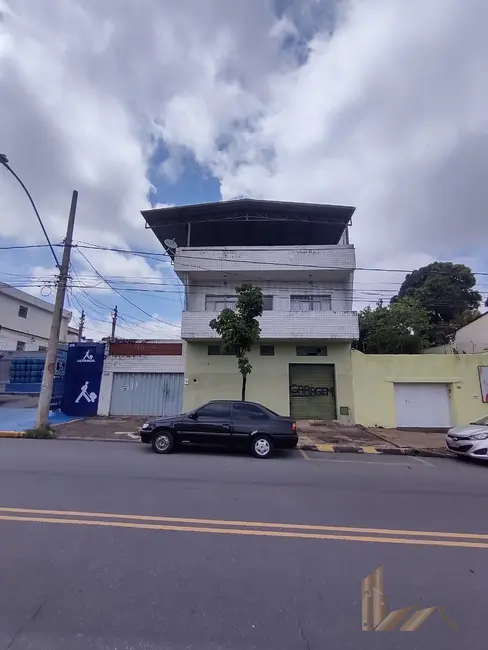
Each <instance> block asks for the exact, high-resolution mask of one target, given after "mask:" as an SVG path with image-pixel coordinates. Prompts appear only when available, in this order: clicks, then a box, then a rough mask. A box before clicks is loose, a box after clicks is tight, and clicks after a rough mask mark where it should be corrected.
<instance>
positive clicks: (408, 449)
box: [297, 421, 451, 456]
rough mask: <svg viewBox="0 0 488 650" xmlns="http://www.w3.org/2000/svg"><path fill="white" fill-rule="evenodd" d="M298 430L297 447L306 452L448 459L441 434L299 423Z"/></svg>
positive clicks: (332, 424)
mask: <svg viewBox="0 0 488 650" xmlns="http://www.w3.org/2000/svg"><path fill="white" fill-rule="evenodd" d="M297 427H298V433H299V436H300V441H299V447H300V448H301V449H304V450H308V451H324V452H348V453H351V452H352V453H365V454H404V455H409V456H414V455H416V456H451V454H450V452H449V451H448V450H447V449H446V444H445V435H444V434H443V433H431V432H425V431H399V430H398V429H365V428H364V427H361V426H343V425H340V424H336V423H333V422H332V423H331V422H328V423H324V424H312V423H311V422H308V421H300V422H297Z"/></svg>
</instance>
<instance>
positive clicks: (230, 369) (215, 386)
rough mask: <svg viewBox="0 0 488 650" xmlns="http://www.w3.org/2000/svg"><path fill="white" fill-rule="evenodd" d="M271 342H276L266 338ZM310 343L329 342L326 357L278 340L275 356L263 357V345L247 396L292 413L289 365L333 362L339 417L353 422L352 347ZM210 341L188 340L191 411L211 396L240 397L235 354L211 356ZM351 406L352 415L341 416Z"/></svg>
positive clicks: (186, 404) (186, 396) (187, 403)
mask: <svg viewBox="0 0 488 650" xmlns="http://www.w3.org/2000/svg"><path fill="white" fill-rule="evenodd" d="M266 344H267V345H270V344H272V342H271V341H266ZM306 344H307V345H317V346H323V345H324V344H325V345H327V356H326V357H297V355H296V345H297V344H296V343H283V342H280V343H274V346H275V356H274V357H262V356H260V354H259V345H257V346H255V347H254V348H253V350H251V353H250V355H249V358H250V361H251V364H252V367H253V370H252V373H251V375H250V376H249V377H248V380H247V394H246V399H248V400H250V401H253V402H260V403H261V404H264V405H265V406H268V407H269V408H270V409H273V411H276V412H277V413H281V414H282V415H289V413H290V400H289V364H290V363H332V364H334V365H335V375H336V401H337V413H338V419H339V420H341V421H342V422H345V423H349V422H352V421H354V417H353V405H354V404H353V402H354V400H353V392H352V373H351V346H350V345H349V344H348V343H343V342H329V341H307V342H306ZM207 347H208V344H207V343H187V344H186V352H185V354H186V361H185V378H186V379H187V380H188V384H187V385H186V386H185V387H184V392H183V408H184V410H185V411H188V410H190V409H192V408H196V407H197V406H200V404H204V403H205V402H207V401H209V400H211V399H240V397H241V376H240V374H239V373H238V370H237V363H236V359H235V357H232V356H208V354H207ZM341 406H347V407H348V408H349V411H350V415H349V416H340V415H339V409H340V407H341Z"/></svg>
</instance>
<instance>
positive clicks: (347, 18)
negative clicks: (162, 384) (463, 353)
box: [0, 0, 488, 338]
mask: <svg viewBox="0 0 488 650" xmlns="http://www.w3.org/2000/svg"><path fill="white" fill-rule="evenodd" d="M486 24H488V2H486V0H469V2H468V3H465V2H461V0H269V1H267V0H247V2H246V3H242V2H237V1H234V0H206V2H200V1H199V0H179V2H178V3H176V2H173V1H171V0H137V2H134V1H132V0H35V1H33V0H0V151H1V152H4V153H6V154H7V156H8V157H9V159H10V162H11V165H12V167H13V168H14V169H15V170H16V171H17V173H18V174H19V175H20V176H21V177H22V179H23V180H24V182H25V183H26V184H27V186H28V187H29V189H30V191H31V193H32V195H33V196H34V199H35V201H36V203H37V205H38V208H39V211H40V212H41V214H42V216H43V218H44V220H45V223H46V227H47V229H48V232H49V234H50V236H51V238H52V239H53V241H55V242H60V241H61V239H62V237H63V233H64V230H65V224H66V218H67V213H68V210H69V202H70V197H71V191H72V189H74V188H76V189H78V190H79V193H80V195H79V205H78V214H77V225H76V231H75V240H76V241H78V242H88V243H89V244H96V245H99V246H108V247H113V248H121V249H131V250H138V251H150V252H153V253H154V255H153V256H150V257H147V256H145V257H143V256H140V255H137V256H136V255H124V254H121V253H110V252H101V251H97V250H93V249H83V253H84V255H85V256H86V259H85V258H83V257H82V256H81V255H80V253H78V252H74V254H73V266H74V273H76V274H78V275H77V277H78V278H79V281H77V280H76V279H74V280H73V284H74V285H75V288H74V289H73V292H72V295H71V297H70V302H71V305H70V306H71V308H72V309H73V311H74V313H75V314H77V313H78V312H79V309H81V307H84V308H85V310H86V311H87V312H88V315H89V320H88V323H87V324H88V327H89V328H90V330H89V331H87V334H88V335H89V336H93V337H97V336H99V335H100V333H102V334H105V333H107V331H108V330H107V327H108V325H107V321H108V319H109V318H110V309H111V308H112V307H113V305H114V304H116V303H117V304H118V307H119V310H120V312H121V314H122V318H123V319H124V321H121V323H120V325H121V329H120V330H119V334H120V335H124V336H131V337H133V336H135V335H136V334H137V335H138V336H141V337H150V336H156V337H158V338H164V337H167V336H177V335H178V324H179V317H180V316H179V314H180V310H181V304H182V303H181V300H182V297H181V289H180V287H179V286H178V284H177V282H176V280H175V277H174V275H173V273H172V270H171V268H170V266H169V265H168V263H167V261H166V260H165V259H164V257H163V256H158V255H157V254H158V253H161V247H160V245H159V243H158V242H157V240H156V239H155V238H154V237H153V236H152V235H151V233H149V232H147V231H145V230H144V221H143V219H142V217H141V215H140V211H141V209H144V208H147V207H149V206H150V205H156V204H186V203H195V202H200V201H212V200H219V199H230V198H233V197H237V196H250V197H256V198H266V199H279V200H291V201H310V202H318V203H320V202H324V203H343V204H347V205H355V206H357V211H356V213H355V216H354V222H353V229H352V239H353V241H354V243H355V245H356V248H357V256H358V264H359V266H361V267H367V268H369V267H381V268H392V269H412V268H415V267H418V266H419V265H423V264H425V263H428V262H430V261H432V260H434V259H442V260H455V261H463V262H466V263H468V264H470V265H471V266H472V268H473V270H475V271H480V272H486V271H488V252H487V250H488V248H487V242H488V216H487V212H488V181H487V180H486V177H487V172H488V109H487V106H488V74H487V71H486V65H487V64H486V62H487V61H488V40H487V39H486V37H485V30H486ZM42 243H43V239H42V233H41V231H40V228H39V226H38V224H37V222H36V220H35V215H34V213H33V211H32V209H31V208H30V206H29V204H28V201H27V199H26V197H25V195H23V193H22V190H21V188H20V187H19V186H18V185H17V184H16V182H15V180H14V179H13V178H12V177H11V176H10V175H9V174H8V172H7V171H6V170H3V169H2V170H1V171H0V246H5V247H8V246H15V245H26V244H42ZM87 260H88V261H89V262H91V264H92V265H93V266H94V267H95V268H96V269H97V271H98V272H99V273H100V274H102V275H103V276H105V277H107V276H108V277H109V279H110V281H111V284H113V286H116V287H118V289H119V291H120V293H121V294H122V296H125V298H126V299H128V300H130V301H131V303H133V304H130V303H129V302H127V300H126V299H124V298H123V297H122V296H121V295H119V294H115V293H114V292H112V291H110V290H109V289H108V288H107V286H106V285H104V283H103V282H101V280H100V277H98V276H97V275H96V274H95V272H94V271H93V269H92V267H91V266H90V264H89V262H88V261H87ZM53 274H54V268H53V263H52V258H51V257H50V256H49V251H47V250H45V249H36V248H33V249H24V250H0V280H3V281H6V282H10V283H11V284H16V285H17V286H25V287H26V288H27V289H29V290H36V289H32V288H31V285H33V284H37V283H38V282H39V281H41V280H49V279H50V278H52V276H53ZM74 277H76V276H74ZM478 278H479V285H480V290H481V291H482V293H483V294H484V295H486V294H488V277H483V276H481V275H480V276H478ZM401 279H402V275H401V274H400V275H399V274H385V273H378V272H363V273H359V274H358V276H357V294H356V303H355V308H356V309H361V308H362V307H363V306H364V305H365V304H366V302H367V301H369V300H370V299H371V298H370V296H371V295H372V293H371V292H374V291H376V290H377V291H378V292H379V294H378V295H381V292H382V291H385V290H386V289H390V290H391V289H395V288H396V285H395V283H398V282H400V281H401ZM134 282H138V283H142V284H134ZM146 283H148V284H153V285H154V291H153V290H152V287H147V286H146ZM81 285H85V286H86V287H87V288H86V289H84V290H81V289H80V288H79V287H80V286H81ZM95 285H97V287H95ZM138 288H139V289H140V288H145V289H147V288H150V289H151V291H150V292H149V291H137V290H135V289H138ZM128 289H129V290H128ZM42 293H43V295H46V296H47V297H49V296H51V298H50V299H52V290H51V289H50V288H49V286H46V287H44V288H43V289H42ZM134 305H137V307H139V308H140V309H138V308H137V307H136V306H134ZM141 309H142V311H141Z"/></svg>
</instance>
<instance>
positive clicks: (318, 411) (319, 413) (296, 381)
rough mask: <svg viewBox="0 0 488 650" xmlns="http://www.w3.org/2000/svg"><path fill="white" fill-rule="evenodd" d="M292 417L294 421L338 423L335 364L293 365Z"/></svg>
mask: <svg viewBox="0 0 488 650" xmlns="http://www.w3.org/2000/svg"><path fill="white" fill-rule="evenodd" d="M290 415H291V417H292V418H294V419H295V420H335V418H336V399H335V372H334V365H333V364H322V363H314V364H311V363H310V364H298V363H297V364H295V363H291V364H290Z"/></svg>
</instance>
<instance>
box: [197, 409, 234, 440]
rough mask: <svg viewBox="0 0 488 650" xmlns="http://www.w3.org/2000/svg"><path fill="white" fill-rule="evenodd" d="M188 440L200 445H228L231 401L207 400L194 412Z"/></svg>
mask: <svg viewBox="0 0 488 650" xmlns="http://www.w3.org/2000/svg"><path fill="white" fill-rule="evenodd" d="M194 417H195V420H194V422H195V426H194V427H193V430H192V431H191V435H190V442H192V443H195V444H200V445H230V444H231V442H232V415H231V402H224V401H222V402H209V403H208V404H205V405H204V406H202V407H201V408H199V409H198V410H197V411H196V412H195V415H194Z"/></svg>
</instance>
